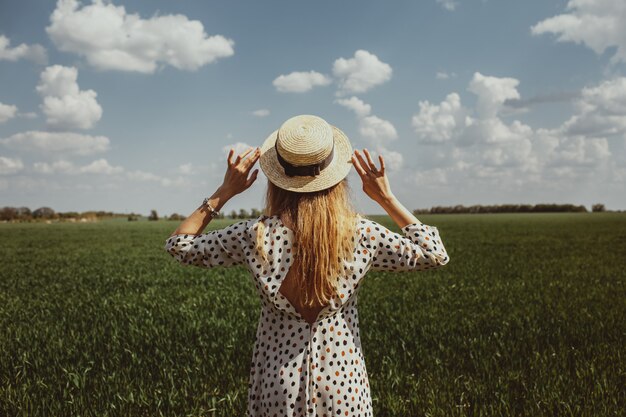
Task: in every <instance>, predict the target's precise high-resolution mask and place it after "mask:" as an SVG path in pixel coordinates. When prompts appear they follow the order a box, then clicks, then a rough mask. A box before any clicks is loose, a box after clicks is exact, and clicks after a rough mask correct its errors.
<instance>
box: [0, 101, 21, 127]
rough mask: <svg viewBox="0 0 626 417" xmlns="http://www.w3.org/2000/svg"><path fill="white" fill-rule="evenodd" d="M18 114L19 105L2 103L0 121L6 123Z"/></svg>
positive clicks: (0, 105) (0, 104)
mask: <svg viewBox="0 0 626 417" xmlns="http://www.w3.org/2000/svg"><path fill="white" fill-rule="evenodd" d="M16 114H17V106H13V105H10V104H2V103H0V123H4V122H6V121H7V120H10V119H12V118H14V117H15V115H16Z"/></svg>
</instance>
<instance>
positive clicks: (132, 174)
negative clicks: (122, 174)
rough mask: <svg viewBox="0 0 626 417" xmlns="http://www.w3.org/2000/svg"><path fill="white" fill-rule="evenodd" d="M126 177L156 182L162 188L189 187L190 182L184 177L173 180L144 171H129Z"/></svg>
mask: <svg viewBox="0 0 626 417" xmlns="http://www.w3.org/2000/svg"><path fill="white" fill-rule="evenodd" d="M126 177H127V178H128V179H130V180H134V181H141V182H154V183H157V184H159V185H160V186H161V187H182V186H187V185H189V182H188V180H186V179H185V178H183V177H182V176H178V177H176V178H173V179H172V178H167V177H161V176H159V175H156V174H153V173H152V172H146V171H142V170H136V171H127V172H126Z"/></svg>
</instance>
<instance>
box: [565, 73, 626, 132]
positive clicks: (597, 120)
mask: <svg viewBox="0 0 626 417" xmlns="http://www.w3.org/2000/svg"><path fill="white" fill-rule="evenodd" d="M574 105H575V107H576V109H577V110H578V113H577V114H575V115H574V116H572V117H571V118H570V119H569V120H568V121H567V122H566V123H565V124H564V126H563V127H564V129H565V130H566V132H567V133H568V134H569V135H585V136H593V137H598V136H600V137H602V136H606V135H615V134H624V133H626V77H620V78H616V79H613V80H607V81H604V82H603V83H601V84H600V85H598V86H596V87H586V88H583V89H582V92H581V94H580V97H579V98H578V100H576V101H575V102H574Z"/></svg>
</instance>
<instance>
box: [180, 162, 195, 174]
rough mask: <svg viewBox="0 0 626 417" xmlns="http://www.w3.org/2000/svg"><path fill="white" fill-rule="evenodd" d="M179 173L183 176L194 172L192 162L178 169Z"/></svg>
mask: <svg viewBox="0 0 626 417" xmlns="http://www.w3.org/2000/svg"><path fill="white" fill-rule="evenodd" d="M178 172H180V173H181V174H183V175H189V174H191V173H192V172H193V164H192V163H191V162H189V163H187V164H182V165H181V166H179V167H178Z"/></svg>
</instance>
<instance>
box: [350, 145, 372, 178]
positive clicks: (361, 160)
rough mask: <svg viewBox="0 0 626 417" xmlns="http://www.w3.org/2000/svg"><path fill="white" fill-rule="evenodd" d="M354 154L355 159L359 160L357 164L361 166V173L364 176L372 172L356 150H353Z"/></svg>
mask: <svg viewBox="0 0 626 417" xmlns="http://www.w3.org/2000/svg"><path fill="white" fill-rule="evenodd" d="M354 154H355V155H356V157H357V159H358V160H359V164H360V165H361V168H362V169H363V173H364V174H369V173H370V172H371V171H372V170H371V169H370V167H369V165H368V164H367V162H366V161H365V158H363V155H361V154H360V153H359V151H358V150H356V149H355V150H354Z"/></svg>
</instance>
